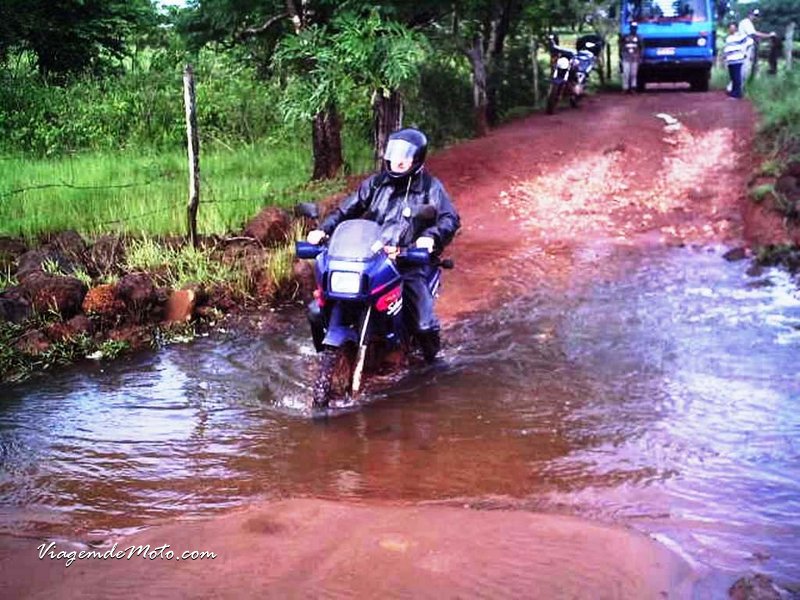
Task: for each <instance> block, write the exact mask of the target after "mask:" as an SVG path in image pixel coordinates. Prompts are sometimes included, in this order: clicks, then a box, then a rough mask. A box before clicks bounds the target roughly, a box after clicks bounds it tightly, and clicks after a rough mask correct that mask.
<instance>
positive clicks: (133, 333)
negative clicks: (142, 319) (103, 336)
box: [108, 325, 152, 350]
mask: <svg viewBox="0 0 800 600" xmlns="http://www.w3.org/2000/svg"><path fill="white" fill-rule="evenodd" d="M108 339H110V340H112V341H115V342H125V343H126V344H128V347H129V348H130V349H131V350H136V349H138V348H144V347H145V346H149V345H150V343H151V341H152V336H151V334H150V330H149V328H148V327H146V326H144V325H126V326H124V327H119V328H117V329H112V330H111V331H110V332H109V333H108Z"/></svg>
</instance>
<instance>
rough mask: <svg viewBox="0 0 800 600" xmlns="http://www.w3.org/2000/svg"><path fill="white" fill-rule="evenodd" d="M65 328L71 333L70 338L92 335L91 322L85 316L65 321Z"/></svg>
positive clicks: (76, 316)
mask: <svg viewBox="0 0 800 600" xmlns="http://www.w3.org/2000/svg"><path fill="white" fill-rule="evenodd" d="M67 327H69V330H70V331H71V332H72V336H73V337H74V336H77V335H91V334H92V333H94V326H93V325H92V321H91V320H90V319H89V318H88V317H87V316H86V315H75V316H74V317H72V318H71V319H70V320H69V321H67Z"/></svg>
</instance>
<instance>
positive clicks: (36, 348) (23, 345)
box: [14, 329, 50, 356]
mask: <svg viewBox="0 0 800 600" xmlns="http://www.w3.org/2000/svg"><path fill="white" fill-rule="evenodd" d="M14 347H15V348H16V349H17V350H18V351H19V352H22V353H23V354H28V355H30V356H38V355H39V354H42V353H44V352H46V351H47V350H49V348H50V340H49V339H47V336H46V335H45V334H44V332H42V331H39V330H38V329H31V330H30V331H26V332H25V333H24V334H22V336H21V337H20V338H19V339H18V340H17V341H16V343H15V344H14Z"/></svg>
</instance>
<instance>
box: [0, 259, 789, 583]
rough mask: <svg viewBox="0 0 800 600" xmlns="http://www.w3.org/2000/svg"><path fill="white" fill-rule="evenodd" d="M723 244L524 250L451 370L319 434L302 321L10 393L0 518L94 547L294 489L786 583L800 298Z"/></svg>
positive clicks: (430, 373) (419, 376) (432, 373)
mask: <svg viewBox="0 0 800 600" xmlns="http://www.w3.org/2000/svg"><path fill="white" fill-rule="evenodd" d="M721 252H722V249H691V248H681V249H675V248H674V249H664V248H649V249H648V248H642V247H627V246H614V245H598V246H596V247H585V248H582V249H580V250H562V251H561V255H559V252H555V253H553V254H552V255H546V254H545V255H543V254H541V253H539V254H532V255H531V256H530V257H529V262H527V263H524V264H523V265H522V268H521V272H520V273H519V274H518V275H517V277H518V281H517V284H516V285H515V287H514V288H513V289H512V290H511V291H510V293H509V294H508V296H509V299H508V301H507V302H505V303H504V306H503V308H502V309H500V310H497V311H496V312H493V313H489V314H485V313H484V314H476V315H473V316H472V317H470V318H468V319H465V320H462V321H461V322H460V323H458V324H456V325H453V326H451V327H450V328H449V330H448V333H447V340H448V346H447V348H446V351H445V361H444V364H442V365H440V366H438V367H435V368H430V369H423V370H421V371H416V372H414V373H411V374H406V375H405V376H404V377H402V378H401V379H399V380H398V381H394V382H391V383H388V384H387V386H386V387H385V389H383V390H382V391H381V392H380V393H375V394H373V395H372V397H371V398H370V401H369V405H368V406H366V407H364V408H363V409H361V410H360V411H357V412H354V413H350V414H345V415H342V416H340V417H338V418H335V419H331V420H328V421H322V422H320V421H311V420H309V419H308V418H307V417H306V416H305V415H303V414H302V411H301V410H300V408H301V406H302V405H303V401H304V400H303V399H304V398H305V396H306V395H307V392H308V379H307V378H308V373H307V370H308V368H309V365H310V363H311V355H312V349H311V346H310V343H309V341H308V340H307V338H306V336H305V326H304V323H303V322H302V320H301V319H298V320H297V324H298V326H297V327H296V328H295V329H294V330H293V331H292V332H290V333H288V334H287V335H283V336H273V337H270V338H269V339H253V338H252V337H224V336H223V337H222V338H221V339H219V338H215V339H213V340H212V339H204V340H198V341H196V342H195V343H193V344H191V345H186V346H174V347H171V348H169V349H167V350H165V351H162V352H160V353H158V354H144V355H138V356H136V357H133V358H128V359H125V360H122V361H119V362H117V363H114V364H110V365H102V364H98V365H90V366H88V367H87V366H85V365H82V366H81V367H80V368H76V369H73V370H70V371H64V372H59V373H56V374H53V375H50V376H47V377H46V378H42V379H39V380H37V381H34V382H31V383H29V384H26V385H19V386H13V387H5V388H4V389H2V400H3V401H2V405H0V452H2V454H1V455H0V456H1V457H2V468H1V469H0V526H1V527H2V530H5V531H11V532H17V533H19V532H37V533H47V534H51V535H59V536H61V535H63V536H74V535H76V533H77V534H79V535H80V536H82V537H83V538H86V537H103V536H105V535H108V533H109V532H112V531H113V532H117V531H127V530H130V529H132V528H136V527H139V526H141V525H144V524H149V523H153V522H158V521H161V520H165V519H168V518H173V517H193V516H197V515H202V514H207V513H209V512H213V511H217V510H221V509H224V508H226V507H230V506H235V505H238V504H241V503H244V502H247V501H251V500H253V499H255V498H259V497H282V496H297V495H300V496H314V497H325V498H343V497H344V498H356V499H368V498H378V499H390V500H409V501H428V502H442V503H457V504H470V505H473V506H477V507H484V508H495V507H516V508H521V509H530V510H545V511H556V512H567V513H575V514H580V515H586V516H589V517H592V518H597V519H600V520H603V521H606V522H621V523H625V524H628V525H632V526H634V527H636V528H638V529H641V530H644V531H647V532H650V533H652V534H653V535H655V536H657V537H658V539H660V540H661V541H663V542H664V543H665V544H667V545H669V546H670V547H671V548H673V549H675V550H677V551H678V552H680V553H681V554H683V555H684V556H685V557H687V558H688V559H689V560H690V561H691V562H692V563H693V564H694V565H695V567H696V568H697V569H698V571H699V572H700V573H703V574H705V576H706V577H707V578H709V579H713V578H719V577H723V576H725V574H730V573H742V572H746V571H748V570H750V569H756V570H758V571H761V572H766V573H770V574H773V575H775V576H777V577H778V578H779V579H780V580H782V581H789V582H791V581H796V580H797V573H798V570H799V569H800V545H799V544H797V540H798V539H800V460H798V459H800V410H799V409H800V377H798V376H797V373H796V367H797V357H798V355H799V354H798V350H800V294H798V292H797V290H796V287H795V286H794V285H793V284H792V282H791V281H790V280H789V278H788V277H787V276H786V275H785V274H783V273H781V272H779V271H764V272H763V273H760V274H757V275H752V274H751V275H748V274H747V273H746V270H747V267H748V265H747V264H746V263H727V262H725V261H724V260H722V258H721V256H720V254H721ZM548 261H549V262H548ZM550 263H552V264H550ZM553 268H557V269H560V276H559V277H558V278H552V277H550V278H545V277H544V274H545V272H547V271H550V272H552V269H553ZM453 276H455V275H453ZM555 280H558V283H557V284H556V283H550V284H548V285H547V286H546V285H543V284H541V283H540V281H551V282H552V281H555ZM298 356H299V357H302V358H301V359H300V360H298Z"/></svg>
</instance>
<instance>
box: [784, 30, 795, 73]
mask: <svg viewBox="0 0 800 600" xmlns="http://www.w3.org/2000/svg"><path fill="white" fill-rule="evenodd" d="M783 47H784V49H785V52H786V70H787V71H791V70H792V50H793V49H794V21H792V22H791V23H789V24H788V25H787V26H786V37H785V38H784V40H783Z"/></svg>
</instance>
